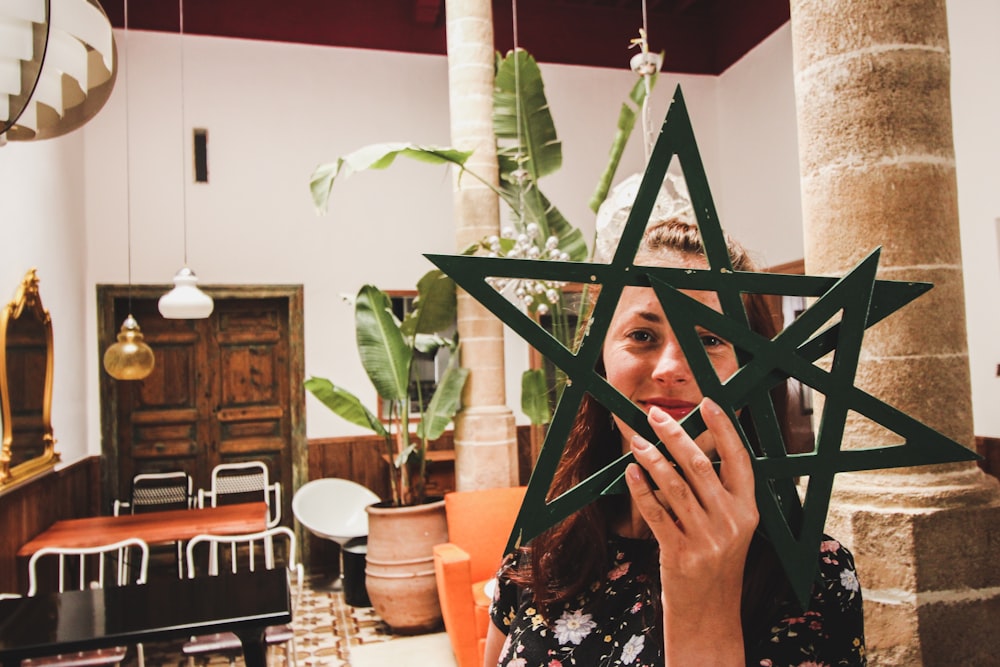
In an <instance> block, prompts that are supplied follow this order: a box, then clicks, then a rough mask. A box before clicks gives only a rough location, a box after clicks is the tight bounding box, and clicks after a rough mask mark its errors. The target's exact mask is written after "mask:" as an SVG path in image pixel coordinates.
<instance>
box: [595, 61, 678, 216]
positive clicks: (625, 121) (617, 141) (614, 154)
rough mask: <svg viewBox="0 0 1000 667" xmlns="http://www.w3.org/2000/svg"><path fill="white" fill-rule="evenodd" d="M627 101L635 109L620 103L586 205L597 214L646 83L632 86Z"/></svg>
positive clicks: (628, 134)
mask: <svg viewBox="0 0 1000 667" xmlns="http://www.w3.org/2000/svg"><path fill="white" fill-rule="evenodd" d="M662 61H663V53H662V52H661V53H660V62H662ZM658 74H659V73H658V72H657V73H656V74H653V76H652V80H651V81H650V82H649V89H650V90H652V89H653V86H655V85H656V77H657V75H658ZM629 99H630V100H632V102H633V103H635V107H636V108H635V109H632V107H630V106H629V105H628V103H627V102H622V108H621V111H619V112H618V124H617V130H616V131H615V138H614V140H613V141H612V142H611V150H610V151H609V153H610V155H609V157H608V164H607V165H605V167H604V172H603V173H602V174H601V177H600V178H599V179H598V181H597V188H596V189H595V190H594V194H592V195H591V196H590V201H589V202H588V205H589V206H590V210H591V211H593V212H594V213H597V209H598V208H600V207H601V204H602V203H603V202H604V200H605V199H607V198H608V191H609V190H610V189H611V182H612V181H613V180H614V177H615V172H617V171H618V165H619V163H620V162H621V159H622V154H624V152H625V145H626V144H627V143H628V138H629V137H630V136H632V130H633V128H634V127H635V119H636V115H637V113H638V112H639V111H641V110H642V105H643V102H645V100H646V82H645V80H644V79H643V78H641V77H640V78H639V80H638V81H637V82H636V84H635V85H634V86H632V91H631V92H630V93H629Z"/></svg>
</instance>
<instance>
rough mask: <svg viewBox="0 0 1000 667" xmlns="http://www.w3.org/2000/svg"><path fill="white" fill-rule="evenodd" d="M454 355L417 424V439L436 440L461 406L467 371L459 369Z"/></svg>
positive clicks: (467, 375)
mask: <svg viewBox="0 0 1000 667" xmlns="http://www.w3.org/2000/svg"><path fill="white" fill-rule="evenodd" d="M456 359H458V355H457V354H454V355H452V357H451V361H450V362H449V363H448V368H447V370H445V372H444V375H442V376H441V382H439V383H438V386H437V389H436V390H435V391H434V395H433V396H431V400H430V403H428V404H427V409H426V410H424V414H423V415H422V416H421V419H420V423H419V424H417V437H418V438H421V439H426V440H437V439H438V438H440V437H441V435H442V434H443V433H444V431H445V429H446V428H448V424H450V423H451V420H452V419H454V418H455V413H457V412H458V409H459V408H460V407H461V405H462V389H463V388H464V387H465V381H466V380H467V379H468V378H469V369H468V368H461V367H460V366H459V365H458V364H457V362H456Z"/></svg>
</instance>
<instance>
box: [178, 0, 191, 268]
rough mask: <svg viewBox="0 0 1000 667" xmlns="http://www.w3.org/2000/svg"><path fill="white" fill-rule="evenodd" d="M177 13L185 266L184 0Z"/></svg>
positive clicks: (186, 247)
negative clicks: (179, 56) (179, 53)
mask: <svg viewBox="0 0 1000 667" xmlns="http://www.w3.org/2000/svg"><path fill="white" fill-rule="evenodd" d="M177 15H178V22H179V26H180V27H179V30H180V36H179V39H180V52H181V197H183V199H184V201H183V202H182V203H183V207H184V210H183V220H184V266H187V265H188V238H187V236H188V223H187V214H188V210H187V168H186V167H185V162H186V156H187V151H186V150H185V149H184V147H185V146H186V145H187V144H186V141H187V140H186V138H185V131H186V130H185V128H186V127H187V120H186V118H185V114H184V106H185V105H184V0H178V2H177Z"/></svg>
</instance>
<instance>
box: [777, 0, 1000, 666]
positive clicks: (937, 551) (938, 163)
mask: <svg viewBox="0 0 1000 667" xmlns="http://www.w3.org/2000/svg"><path fill="white" fill-rule="evenodd" d="M791 10H792V11H791V17H792V43H793V49H794V68H795V91H796V103H797V107H798V130H799V161H800V169H801V174H802V202H803V217H804V225H805V239H806V241H805V243H806V248H805V263H806V271H807V272H808V273H810V274H822V275H834V276H840V275H843V274H844V273H846V272H847V271H848V270H849V269H850V268H851V267H852V266H853V265H854V264H855V263H856V262H857V261H859V260H860V259H861V258H862V257H863V256H864V255H866V254H867V253H868V252H870V251H871V250H872V249H873V248H874V247H876V246H882V256H881V264H880V269H879V278H883V279H891V280H915V281H927V282H932V283H934V285H935V287H934V289H933V290H931V291H930V292H929V293H928V294H926V295H924V296H922V297H920V298H919V299H917V300H916V301H915V302H913V303H911V304H910V305H908V306H906V307H905V308H903V309H902V310H900V311H898V312H897V313H895V314H894V315H892V316H891V317H889V318H887V319H886V320H885V321H884V322H882V323H880V324H879V325H877V326H876V327H873V328H871V329H869V330H868V333H867V334H866V336H865V345H864V348H863V350H862V356H861V363H860V366H859V369H858V377H857V381H856V383H857V385H858V386H859V387H861V388H863V389H864V390H865V391H868V392H869V393H871V394H873V395H875V396H877V397H879V398H880V399H882V400H884V401H886V402H887V403H889V404H891V405H893V406H895V407H897V408H899V409H901V410H903V411H904V412H906V413H908V414H910V415H912V416H914V417H915V418H917V419H919V420H920V421H922V422H924V423H925V424H927V425H929V426H931V427H932V428H934V429H936V430H938V431H941V432H942V433H944V434H945V435H947V436H948V437H950V438H952V439H954V440H956V441H958V442H960V443H962V444H963V445H966V446H968V447H970V448H971V447H973V446H974V439H973V430H972V405H971V400H970V393H971V386H970V379H969V363H968V354H967V343H966V329H965V305H964V298H963V288H962V258H961V248H960V242H959V227H958V203H957V192H956V191H957V186H956V179H955V156H954V147H953V141H952V128H951V102H950V92H949V86H950V64H949V53H948V31H947V17H946V10H945V0H838V2H830V1H829V0H792V3H791ZM897 443H899V438H898V437H896V436H894V435H893V434H890V433H888V432H886V431H885V429H881V428H879V427H876V426H875V425H873V424H871V423H870V422H868V421H866V420H863V419H853V420H850V421H849V422H848V428H847V431H846V433H845V440H844V446H845V447H867V446H873V445H888V444H897ZM997 486H998V485H997V481H996V479H994V478H992V477H989V476H986V475H984V474H983V473H982V472H981V471H980V470H979V468H978V467H977V466H976V465H975V464H973V463H963V464H949V465H943V466H930V467H914V468H903V469H897V470H889V471H873V472H866V473H853V474H841V475H838V477H837V485H836V493H835V496H834V503H833V505H832V506H831V510H830V516H829V519H828V522H827V531H828V532H829V533H831V534H832V535H833V536H834V537H837V538H838V539H841V540H842V541H843V542H844V543H845V544H847V545H848V546H849V547H850V548H851V549H852V551H853V552H854V554H855V557H856V559H857V563H858V568H859V574H860V577H861V581H862V585H863V592H864V599H865V622H866V634H867V639H868V649H869V659H870V662H869V664H870V665H873V666H874V665H878V666H884V665H901V666H902V665H906V666H907V667H913V666H916V665H941V666H948V667H951V666H953V665H964V666H967V665H987V664H996V660H997V656H998V655H1000V632H997V631H996V628H995V625H996V619H998V618H1000V567H998V566H997V555H996V549H995V548H991V541H992V542H994V543H995V541H996V536H997V535H1000V493H998V488H997Z"/></svg>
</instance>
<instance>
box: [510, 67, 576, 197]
mask: <svg viewBox="0 0 1000 667" xmlns="http://www.w3.org/2000/svg"><path fill="white" fill-rule="evenodd" d="M518 91H520V94H518ZM518 102H520V105H518ZM493 131H494V133H495V134H496V136H497V140H498V141H497V144H498V146H497V158H498V160H499V162H500V172H501V173H502V174H510V173H511V172H512V171H514V170H515V169H519V168H520V169H524V170H525V171H527V172H528V174H529V175H530V176H531V180H532V181H538V179H540V178H541V177H542V176H545V175H546V174H551V173H552V172H555V171H558V170H559V168H560V167H561V166H562V144H561V143H560V142H559V139H558V138H557V136H556V127H555V123H553V122H552V114H551V113H550V112H549V103H548V101H547V100H546V99H545V85H544V84H543V83H542V72H541V70H540V69H538V63H537V62H535V59H534V58H533V57H532V56H531V54H530V53H528V52H527V51H525V50H523V49H517V50H515V51H511V52H510V53H508V54H507V57H505V58H498V62H497V71H496V77H495V79H494V92H493ZM518 156H520V161H519V162H518V161H517V157H518Z"/></svg>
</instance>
